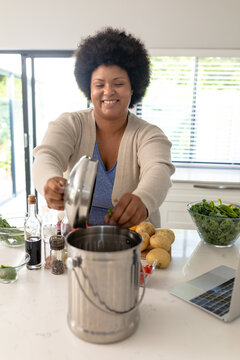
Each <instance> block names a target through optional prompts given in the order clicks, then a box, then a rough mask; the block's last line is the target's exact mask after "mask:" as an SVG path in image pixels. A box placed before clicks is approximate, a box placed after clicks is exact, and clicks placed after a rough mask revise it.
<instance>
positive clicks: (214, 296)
mask: <svg viewBox="0 0 240 360" xmlns="http://www.w3.org/2000/svg"><path fill="white" fill-rule="evenodd" d="M233 284H234V278H232V279H230V280H228V281H226V282H225V283H223V284H221V285H218V286H216V287H215V288H213V289H211V290H208V291H207V292H205V293H203V294H201V295H199V296H197V297H195V298H193V299H191V300H190V302H192V303H194V304H196V305H198V306H200V307H202V308H204V309H206V310H208V311H210V312H212V313H214V314H216V315H218V316H223V315H225V314H227V313H228V312H229V308H230V301H231V297H232V289H233Z"/></svg>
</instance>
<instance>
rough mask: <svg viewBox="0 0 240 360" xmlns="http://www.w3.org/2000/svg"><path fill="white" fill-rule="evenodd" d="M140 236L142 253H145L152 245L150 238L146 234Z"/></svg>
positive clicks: (141, 233) (142, 233)
mask: <svg viewBox="0 0 240 360" xmlns="http://www.w3.org/2000/svg"><path fill="white" fill-rule="evenodd" d="M138 234H139V235H141V237H142V242H141V251H144V250H146V249H147V247H148V245H149V243H150V236H149V235H148V233H146V232H140V233H138Z"/></svg>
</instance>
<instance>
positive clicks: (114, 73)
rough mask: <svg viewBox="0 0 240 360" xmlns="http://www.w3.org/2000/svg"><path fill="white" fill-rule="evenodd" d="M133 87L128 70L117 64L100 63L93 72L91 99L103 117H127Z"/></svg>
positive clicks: (95, 108) (99, 115)
mask: <svg viewBox="0 0 240 360" xmlns="http://www.w3.org/2000/svg"><path fill="white" fill-rule="evenodd" d="M131 96H132V87H131V83H130V80H129V77H128V74H127V72H126V71H125V70H124V69H122V68H120V67H119V66H117V65H108V66H106V65H100V66H99V67H98V68H97V69H95V70H94V71H93V73H92V77H91V99H92V103H93V106H94V113H95V116H98V117H99V118H101V119H110V120H115V119H122V118H123V117H125V118H126V117H127V113H128V106H129V104H130V101H131Z"/></svg>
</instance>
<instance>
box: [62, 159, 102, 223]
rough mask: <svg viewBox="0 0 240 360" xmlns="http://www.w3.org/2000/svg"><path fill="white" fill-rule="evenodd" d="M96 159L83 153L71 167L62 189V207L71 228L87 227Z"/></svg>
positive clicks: (94, 180) (96, 164)
mask: <svg viewBox="0 0 240 360" xmlns="http://www.w3.org/2000/svg"><path fill="white" fill-rule="evenodd" d="M97 167H98V160H97V159H93V158H91V157H90V156H87V155H84V156H82V157H81V158H80V160H79V161H78V162H77V163H76V164H75V166H74V167H73V168H72V170H71V172H70V175H69V179H68V181H67V185H66V187H65V191H64V207H65V211H66V215H67V218H68V221H69V224H70V225H71V226H72V227H73V228H78V227H82V228H85V227H87V223H88V215H89V210H90V207H91V204H92V197H93V192H94V187H95V182H96V176H97Z"/></svg>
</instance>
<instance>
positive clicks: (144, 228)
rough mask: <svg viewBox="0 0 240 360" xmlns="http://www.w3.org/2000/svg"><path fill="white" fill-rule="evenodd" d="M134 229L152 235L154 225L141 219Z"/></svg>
mask: <svg viewBox="0 0 240 360" xmlns="http://www.w3.org/2000/svg"><path fill="white" fill-rule="evenodd" d="M135 231H136V232H137V233H140V232H146V233H148V235H149V236H152V235H153V234H155V227H154V226H153V224H151V223H150V222H148V221H143V222H141V223H140V224H138V225H137V226H136V229H135Z"/></svg>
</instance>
